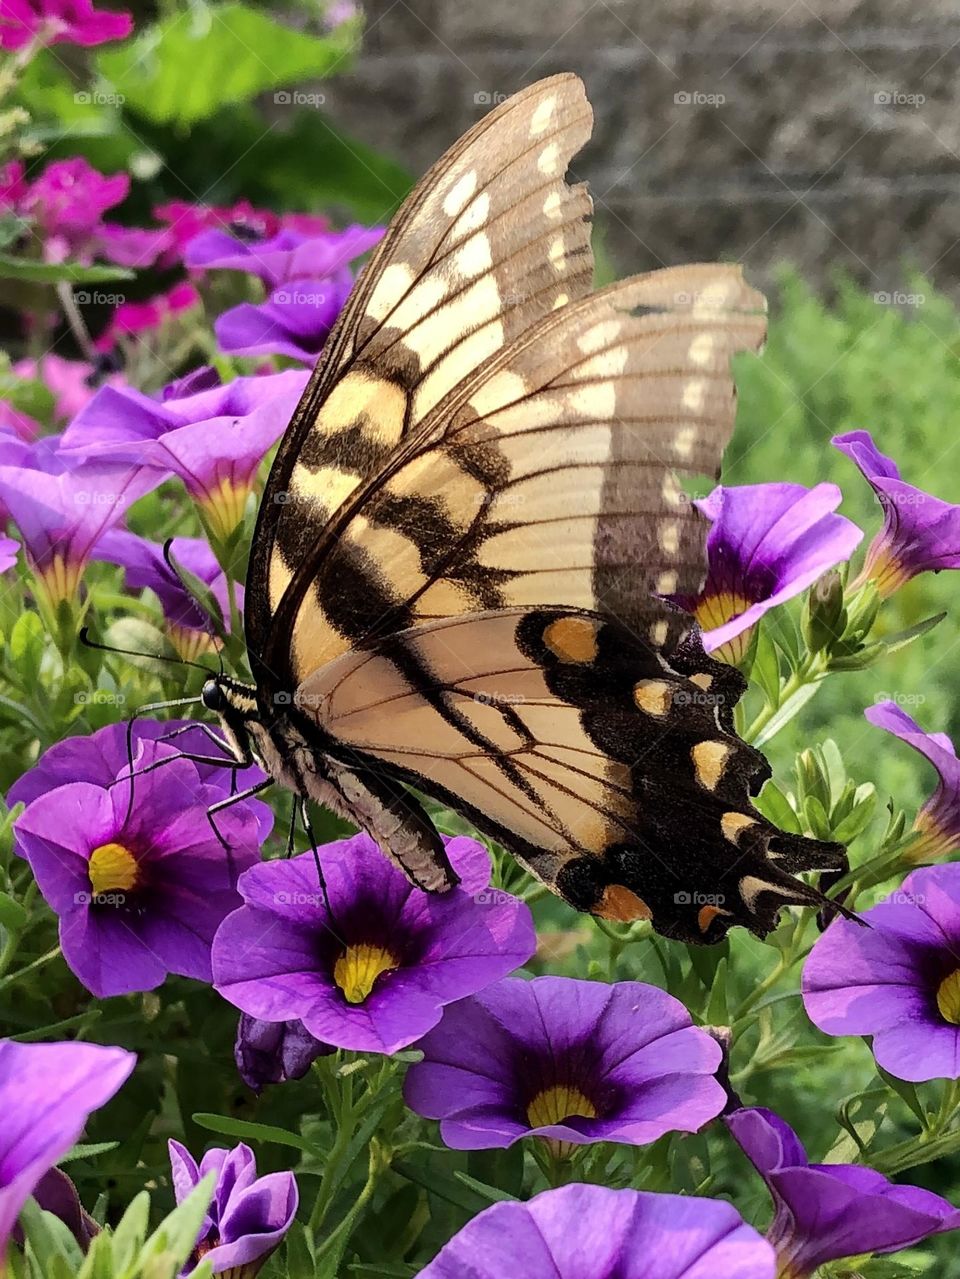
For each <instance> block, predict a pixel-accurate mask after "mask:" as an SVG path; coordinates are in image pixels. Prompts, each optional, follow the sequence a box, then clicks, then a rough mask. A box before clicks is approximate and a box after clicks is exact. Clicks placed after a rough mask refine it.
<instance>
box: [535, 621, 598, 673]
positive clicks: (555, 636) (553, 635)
mask: <svg viewBox="0 0 960 1279" xmlns="http://www.w3.org/2000/svg"><path fill="white" fill-rule="evenodd" d="M598 629H599V626H598V623H597V622H594V621H593V620H592V619H591V618H589V617H558V618H556V620H555V621H552V622H550V623H549V625H547V626H546V627H545V628H544V632H543V642H544V644H546V646H547V648H548V649H549V650H550V652H551V653H553V655H554V657H558V658H559V659H560V661H561V662H592V661H593V659H594V658H595V657H596V655H597V631H598Z"/></svg>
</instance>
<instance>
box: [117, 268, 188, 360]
mask: <svg viewBox="0 0 960 1279" xmlns="http://www.w3.org/2000/svg"><path fill="white" fill-rule="evenodd" d="M199 301H200V295H199V294H198V293H197V291H196V289H195V288H194V287H193V285H192V284H188V283H187V281H186V280H182V281H181V282H180V283H179V284H175V285H174V286H173V288H172V289H169V290H168V291H167V292H166V293H158V294H157V295H156V296H155V297H152V298H148V299H147V300H146V302H124V303H122V305H120V306H118V307H117V309H116V311H114V313H113V318H112V319H111V321H110V323H109V325H108V326H107V328H106V329H105V330H104V331H103V333H102V334H101V335H100V337H99V338H98V339H97V342H96V346H97V349H98V350H100V351H109V350H111V349H112V348H113V346H114V345H115V344H116V341H117V339H118V338H123V337H132V336H135V335H136V334H138V333H149V332H151V331H152V330H153V329H158V328H160V326H161V325H162V324H163V323H164V322H165V321H166V320H169V319H171V318H172V317H173V316H176V315H179V314H181V312H183V311H189V310H190V308H191V307H194V306H196V305H197V304H198V303H199Z"/></svg>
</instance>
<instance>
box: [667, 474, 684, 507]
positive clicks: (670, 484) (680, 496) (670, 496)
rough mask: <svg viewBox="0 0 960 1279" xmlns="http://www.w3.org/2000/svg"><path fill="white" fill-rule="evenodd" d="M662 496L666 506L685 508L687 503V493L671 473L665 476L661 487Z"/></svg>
mask: <svg viewBox="0 0 960 1279" xmlns="http://www.w3.org/2000/svg"><path fill="white" fill-rule="evenodd" d="M660 496H661V498H662V499H663V501H664V504H665V505H666V506H685V505H686V503H687V495H686V493H685V492H684V491H683V489H682V488H681V487H680V485H679V484H678V483H677V481H676V479H675V478H674V477H673V476H672V475H671V474H670V472H669V471H667V473H666V475H664V477H663V483H662V484H661V485H660Z"/></svg>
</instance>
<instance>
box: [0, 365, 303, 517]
mask: <svg viewBox="0 0 960 1279" xmlns="http://www.w3.org/2000/svg"><path fill="white" fill-rule="evenodd" d="M308 377H309V374H308V373H307V372H306V370H304V371H300V370H296V369H291V370H288V371H287V372H285V373H275V374H271V375H268V376H265V377H238V378H234V380H233V381H232V382H229V383H228V384H227V385H226V386H212V387H207V388H205V389H203V390H199V391H194V390H193V388H192V387H190V386H187V387H185V388H182V389H183V390H184V391H185V392H186V393H184V394H182V395H176V396H171V397H170V398H166V399H164V400H163V401H157V400H154V399H151V398H150V397H149V396H147V395H144V394H143V393H142V392H141V391H136V390H134V389H133V388H132V387H111V386H106V387H102V388H101V389H100V390H99V391H98V392H97V394H96V395H95V396H94V398H93V399H92V400H91V401H90V403H89V404H88V405H87V406H86V407H85V408H84V409H82V410H81V412H80V413H79V414H78V416H77V417H76V418H75V419H74V421H73V422H72V423H71V424H70V426H68V427H67V429H66V431H65V432H64V436H63V442H62V445H61V449H62V451H63V453H64V455H65V456H68V455H69V454H71V453H73V454H78V455H83V456H86V457H97V458H100V459H101V460H102V461H110V462H116V463H119V462H127V463H131V462H134V463H137V464H139V465H141V466H143V465H146V466H149V467H155V468H157V473H158V474H162V473H163V472H170V471H172V472H173V474H174V475H178V476H179V477H180V478H181V479H182V480H183V482H184V484H185V485H186V488H187V491H188V492H189V493H190V495H191V497H193V498H194V499H195V501H197V503H198V504H199V506H200V509H201V511H202V513H203V514H204V516H205V518H206V519H207V521H208V524H209V527H210V528H211V530H212V532H213V533H214V534H215V535H216V536H218V537H222V538H225V537H227V536H228V535H229V534H230V533H231V532H232V531H233V529H234V528H236V526H237V524H238V523H239V522H240V520H241V519H242V518H243V513H244V509H245V507H246V502H247V498H248V496H249V494H250V492H251V491H252V488H253V483H254V479H255V477H256V472H257V468H258V467H259V465H260V463H261V461H262V460H263V456H264V454H265V453H266V452H267V450H268V449H269V448H270V447H271V446H272V445H273V444H275V443H276V442H277V440H278V439H279V438H280V436H281V435H282V434H283V431H284V428H285V427H286V425H287V423H288V421H289V420H290V417H291V415H292V414H293V410H294V409H295V408H296V406H297V402H298V400H299V399H300V396H301V394H302V392H303V389H304V387H305V386H306V383H307V379H308ZM0 496H2V494H0Z"/></svg>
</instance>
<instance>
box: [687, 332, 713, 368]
mask: <svg viewBox="0 0 960 1279" xmlns="http://www.w3.org/2000/svg"><path fill="white" fill-rule="evenodd" d="M713 345H714V342H713V334H712V333H698V334H697V336H696V337H695V338H694V339H693V341H692V342H691V343H690V347H689V349H688V350H687V359H688V360H689V361H690V363H691V364H699V365H701V366H702V365H704V364H709V363H710V357H711V356H712V355H713Z"/></svg>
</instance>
